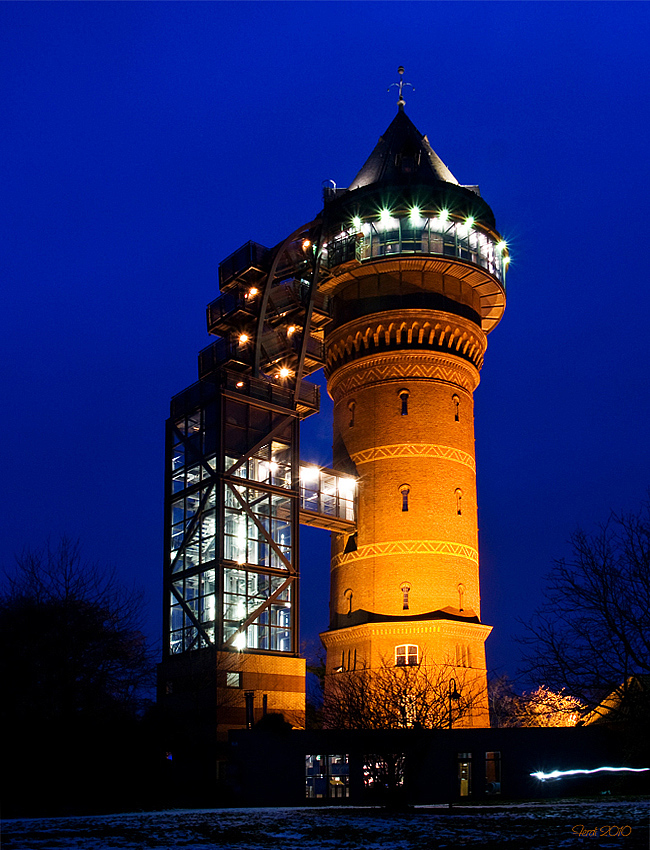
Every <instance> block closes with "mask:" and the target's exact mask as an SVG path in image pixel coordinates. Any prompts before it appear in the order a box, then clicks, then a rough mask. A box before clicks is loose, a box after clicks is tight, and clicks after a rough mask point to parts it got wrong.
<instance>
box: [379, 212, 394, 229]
mask: <svg viewBox="0 0 650 850" xmlns="http://www.w3.org/2000/svg"><path fill="white" fill-rule="evenodd" d="M392 218H393V217H392V216H391V214H390V210H382V211H381V215H380V216H379V222H380V224H382V225H383V227H384V228H386V227H388V225H389V224H390V223H391V221H392Z"/></svg>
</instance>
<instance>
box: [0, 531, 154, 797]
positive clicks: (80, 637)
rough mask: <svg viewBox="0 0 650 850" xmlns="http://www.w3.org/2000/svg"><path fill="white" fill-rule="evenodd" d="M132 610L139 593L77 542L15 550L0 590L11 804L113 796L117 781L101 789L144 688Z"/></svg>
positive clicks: (114, 768)
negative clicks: (90, 559)
mask: <svg viewBox="0 0 650 850" xmlns="http://www.w3.org/2000/svg"><path fill="white" fill-rule="evenodd" d="M141 610H142V597H141V594H139V593H137V592H135V591H131V590H128V589H126V588H124V587H123V586H121V585H120V583H119V582H118V581H117V579H116V577H115V574H114V572H112V571H105V570H102V569H100V568H99V567H97V566H96V565H93V564H91V563H87V562H85V561H84V560H83V559H82V557H81V555H80V551H79V545H78V543H74V542H71V541H70V540H67V539H62V540H61V542H60V544H59V545H58V546H57V547H56V548H52V547H50V546H49V545H48V546H45V547H43V548H41V549H38V550H34V549H26V550H25V551H24V552H23V553H22V554H21V555H20V556H19V557H17V558H16V564H15V567H14V569H13V570H11V572H9V573H8V574H7V575H6V583H5V587H4V589H3V592H2V594H1V595H0V641H1V644H2V646H1V655H0V671H1V675H2V682H3V688H4V696H3V700H2V708H1V717H2V724H3V729H4V730H5V740H6V741H7V742H8V744H7V747H6V753H5V756H6V758H5V770H6V771H7V773H8V774H9V775H10V777H11V780H12V781H11V789H12V793H11V799H10V804H12V805H13V806H15V807H16V808H17V809H18V810H20V809H23V810H27V811H31V810H33V811H41V810H43V811H45V810H48V809H49V810H59V809H61V808H66V809H68V810H75V809H78V808H83V807H84V806H85V805H87V804H89V803H91V802H92V800H93V795H95V796H96V797H98V799H96V800H95V802H96V805H97V807H98V808H104V807H105V805H106V803H107V802H108V798H107V794H108V797H110V798H111V799H112V798H113V797H114V796H115V792H116V790H117V787H119V785H120V783H118V785H117V786H116V787H111V788H110V789H108V788H107V787H106V786H107V785H109V784H110V785H111V786H113V782H112V781H111V782H109V777H110V779H111V780H113V779H114V775H115V774H116V773H117V774H119V773H120V771H121V769H125V770H126V769H127V765H128V764H129V763H132V760H133V758H134V754H135V751H136V750H137V746H138V745H137V743H136V740H137V734H136V726H137V724H138V718H139V717H141V715H142V712H143V709H144V707H145V705H146V704H147V700H148V699H150V698H151V697H152V696H153V691H152V686H153V672H154V667H153V663H152V656H151V654H150V651H149V649H148V648H147V645H146V642H145V640H144V638H143V636H142V634H141V632H140V630H139V618H140V615H141ZM124 780H125V781H123V782H122V783H121V787H123V788H124V787H126V785H128V777H124ZM93 788H94V792H93ZM100 789H101V792H100ZM102 796H103V799H102Z"/></svg>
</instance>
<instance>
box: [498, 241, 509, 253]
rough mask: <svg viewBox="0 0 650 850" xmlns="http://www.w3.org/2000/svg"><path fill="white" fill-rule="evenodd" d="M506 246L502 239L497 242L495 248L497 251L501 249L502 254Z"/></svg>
mask: <svg viewBox="0 0 650 850" xmlns="http://www.w3.org/2000/svg"><path fill="white" fill-rule="evenodd" d="M507 247H508V245H507V243H506V241H505V239H502V240H501V241H500V242H497V248H498V250H499V251H501V253H502V254H503V252H504V251H505V250H506V248H507Z"/></svg>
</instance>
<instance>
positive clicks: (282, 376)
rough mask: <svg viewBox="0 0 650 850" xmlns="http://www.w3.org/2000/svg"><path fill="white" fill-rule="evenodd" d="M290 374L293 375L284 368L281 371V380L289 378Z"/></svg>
mask: <svg viewBox="0 0 650 850" xmlns="http://www.w3.org/2000/svg"><path fill="white" fill-rule="evenodd" d="M290 374H291V372H290V371H289V370H288V369H287V367H286V366H283V367H282V369H280V377H281V378H288V377H289V375H290Z"/></svg>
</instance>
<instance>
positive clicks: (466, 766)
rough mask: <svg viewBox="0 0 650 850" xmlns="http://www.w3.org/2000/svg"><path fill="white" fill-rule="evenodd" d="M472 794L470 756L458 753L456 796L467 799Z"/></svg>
mask: <svg viewBox="0 0 650 850" xmlns="http://www.w3.org/2000/svg"><path fill="white" fill-rule="evenodd" d="M471 793H472V754H471V753H458V796H459V797H469V796H470V794H471Z"/></svg>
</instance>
